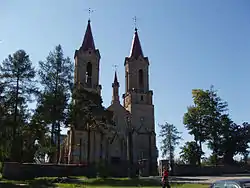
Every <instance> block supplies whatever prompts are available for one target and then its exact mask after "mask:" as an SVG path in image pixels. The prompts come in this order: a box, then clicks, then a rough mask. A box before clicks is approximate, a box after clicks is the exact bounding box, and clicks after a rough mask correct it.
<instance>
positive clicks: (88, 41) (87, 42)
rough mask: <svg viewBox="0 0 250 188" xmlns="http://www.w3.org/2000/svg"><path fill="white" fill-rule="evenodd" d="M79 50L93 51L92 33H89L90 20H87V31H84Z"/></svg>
mask: <svg viewBox="0 0 250 188" xmlns="http://www.w3.org/2000/svg"><path fill="white" fill-rule="evenodd" d="M81 48H82V49H83V50H84V51H86V50H89V49H91V50H94V49H95V43H94V38H93V35H92V31H91V25H90V20H88V25H87V29H86V32H85V35H84V39H83V42H82V47H81Z"/></svg>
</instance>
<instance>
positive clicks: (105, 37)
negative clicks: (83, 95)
mask: <svg viewBox="0 0 250 188" xmlns="http://www.w3.org/2000/svg"><path fill="white" fill-rule="evenodd" d="M89 7H91V8H92V9H94V10H95V11H94V13H93V14H92V16H91V20H92V31H93V35H94V39H95V44H96V47H97V48H98V49H99V50H100V53H101V56H102V59H101V73H100V76H101V77H100V82H101V84H102V86H103V90H102V96H103V100H104V104H105V106H108V105H109V104H110V102H111V94H112V87H111V82H112V81H113V75H114V74H113V72H114V69H113V68H112V65H114V64H117V65H118V79H119V81H120V85H121V87H120V96H121V95H122V93H123V92H124V87H125V86H124V66H123V63H124V58H125V56H127V55H128V54H129V50H130V46H131V41H132V37H133V32H134V23H133V19H132V18H133V17H134V16H137V17H138V21H137V23H138V24H137V25H138V29H139V31H138V32H139V37H140V40H141V44H142V48H143V52H144V55H146V56H148V57H149V60H150V87H151V89H152V90H153V91H154V104H155V123H156V130H157V131H159V129H158V124H159V123H160V124H162V123H164V122H165V121H168V122H169V123H173V124H174V125H176V126H177V128H178V129H179V130H180V131H181V132H183V134H182V136H183V141H182V142H185V141H187V140H190V139H192V137H191V136H189V135H188V133H187V131H186V130H185V128H184V126H183V124H182V118H183V114H184V113H185V112H186V108H187V106H188V105H191V104H192V98H191V90H192V89H194V88H203V89H207V88H209V87H210V85H211V84H213V85H214V86H215V88H216V89H217V90H218V92H219V95H220V96H221V97H222V98H223V99H224V100H226V101H228V104H229V109H230V114H231V117H232V118H233V120H234V121H235V122H236V123H242V122H243V121H249V122H250V117H249V115H250V112H249V106H250V100H248V99H249V93H250V84H248V80H249V70H250V1H248V0H238V1H236V0H219V1H218V0H210V1H205V0H203V1H201V0H157V1H149V0H136V1H135V0H119V1H118V0H105V1H104V0H74V1H73V0H72V1H66V0H53V1H52V0H42V1H34V0H25V1H14V0H1V1H0V28H1V29H0V40H2V42H1V43H0V60H3V59H4V58H6V57H7V55H8V54H12V53H13V52H15V51H16V50H18V49H24V50H26V52H27V53H28V54H30V58H31V60H32V61H33V63H34V65H37V64H38V61H39V60H44V59H45V57H46V56H47V55H48V53H49V51H50V50H53V48H54V47H55V45H57V44H59V43H60V44H61V45H62V46H63V49H64V52H65V55H66V56H69V57H70V58H72V59H73V55H74V51H75V49H78V48H79V47H80V45H81V42H82V39H83V35H84V32H85V29H86V25H87V20H88V13H87V11H86V9H88V8H89ZM158 146H159V139H158Z"/></svg>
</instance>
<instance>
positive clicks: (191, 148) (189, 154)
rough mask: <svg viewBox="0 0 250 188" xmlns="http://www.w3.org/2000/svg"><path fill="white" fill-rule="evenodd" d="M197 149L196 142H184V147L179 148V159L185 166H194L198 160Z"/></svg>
mask: <svg viewBox="0 0 250 188" xmlns="http://www.w3.org/2000/svg"><path fill="white" fill-rule="evenodd" d="M199 149H200V148H199V146H198V145H197V143H196V142H194V141H191V142H186V143H185V145H184V146H183V147H181V152H180V158H181V159H182V161H184V163H185V164H191V165H196V164H197V163H199V160H200V153H199ZM197 151H198V152H197ZM202 154H203V153H202Z"/></svg>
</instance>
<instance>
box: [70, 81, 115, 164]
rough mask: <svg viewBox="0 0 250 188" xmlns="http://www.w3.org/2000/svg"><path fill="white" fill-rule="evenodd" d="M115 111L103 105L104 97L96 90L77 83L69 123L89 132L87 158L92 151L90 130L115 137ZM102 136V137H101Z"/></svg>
mask: <svg viewBox="0 0 250 188" xmlns="http://www.w3.org/2000/svg"><path fill="white" fill-rule="evenodd" d="M112 119H113V113H112V112H111V111H108V110H106V109H105V108H104V107H103V106H102V98H101V96H100V95H99V94H98V93H96V92H91V91H88V90H87V89H85V88H84V87H83V86H82V85H80V84H75V86H74V89H73V94H72V102H71V104H70V110H69V116H68V119H67V124H68V125H70V127H72V128H73V129H72V130H74V129H77V130H85V131H87V132H88V142H87V143H88V151H87V156H88V157H87V158H88V159H87V160H88V162H89V153H90V141H91V140H90V132H91V131H97V132H100V133H101V134H102V135H104V134H105V135H106V137H107V138H109V136H111V137H110V138H109V141H110V140H112V138H114V136H115V135H116V131H115V129H114V127H113V126H112V125H113V120H112ZM101 138H102V137H101Z"/></svg>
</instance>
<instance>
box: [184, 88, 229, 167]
mask: <svg viewBox="0 0 250 188" xmlns="http://www.w3.org/2000/svg"><path fill="white" fill-rule="evenodd" d="M192 94H193V100H194V106H192V107H190V108H189V109H188V112H187V113H186V114H185V115H184V124H185V125H186V127H187V129H188V130H189V132H190V133H191V134H193V135H194V138H195V141H196V142H198V141H199V147H200V152H202V147H201V146H202V142H204V141H208V147H209V148H210V149H211V150H212V151H213V156H214V161H215V164H217V161H218V156H219V148H220V146H221V142H222V138H223V136H222V135H223V132H224V131H225V129H226V128H227V127H225V126H223V123H222V116H228V115H227V113H226V112H227V103H226V102H224V101H223V100H222V99H221V98H220V97H219V96H218V94H217V92H216V91H215V90H214V89H213V86H211V88H210V90H205V91H204V90H201V89H195V90H193V91H192ZM200 157H201V155H200Z"/></svg>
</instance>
